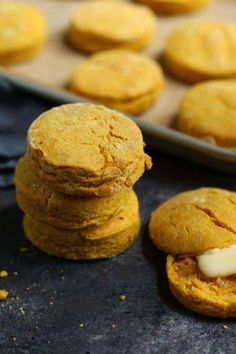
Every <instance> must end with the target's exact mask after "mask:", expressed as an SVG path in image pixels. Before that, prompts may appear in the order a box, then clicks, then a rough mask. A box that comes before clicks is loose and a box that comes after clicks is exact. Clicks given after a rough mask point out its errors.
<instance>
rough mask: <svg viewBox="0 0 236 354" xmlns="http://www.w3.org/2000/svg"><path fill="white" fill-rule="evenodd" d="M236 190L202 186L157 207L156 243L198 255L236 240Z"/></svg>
mask: <svg viewBox="0 0 236 354" xmlns="http://www.w3.org/2000/svg"><path fill="white" fill-rule="evenodd" d="M235 220H236V193H235V192H231V191H227V190H223V189H218V188H201V189H196V190H193V191H189V192H184V193H181V194H179V195H177V196H175V197H173V198H171V199H169V200H168V201H167V202H165V203H164V204H162V205H161V206H160V207H159V208H157V209H156V210H155V211H154V212H153V213H152V216H151V221H150V224H149V229H150V237H151V239H152V240H153V242H154V243H155V245H156V246H157V247H158V248H159V249H161V250H163V251H165V252H167V253H170V254H172V255H178V254H181V255H198V254H202V253H204V252H205V251H207V250H209V249H213V248H226V247H229V246H231V245H235V244H236V224H235Z"/></svg>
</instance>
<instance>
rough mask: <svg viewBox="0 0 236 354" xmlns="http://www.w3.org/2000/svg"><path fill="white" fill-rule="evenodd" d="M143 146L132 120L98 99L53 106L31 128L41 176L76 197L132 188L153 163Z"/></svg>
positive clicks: (32, 153) (31, 145)
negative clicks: (102, 103) (95, 103)
mask: <svg viewBox="0 0 236 354" xmlns="http://www.w3.org/2000/svg"><path fill="white" fill-rule="evenodd" d="M143 146H144V143H143V138H142V133H141V131H140V129H139V128H138V126H137V125H136V124H135V123H134V122H133V121H132V120H131V119H129V118H127V117H125V116H124V115H123V114H121V113H118V112H116V111H112V110H110V109H107V108H105V107H104V106H98V105H93V104H68V105H63V106H60V107H56V108H54V109H51V110H49V111H48V112H45V113H43V114H42V115H41V116H40V117H39V118H38V119H36V120H35V121H34V122H33V124H32V125H31V127H30V129H29V131H28V153H29V155H30V156H31V157H32V158H33V160H34V162H35V166H36V173H37V174H38V176H39V177H40V179H41V180H42V181H44V182H45V183H47V184H49V185H51V186H53V188H54V189H55V190H58V191H60V192H62V193H66V194H70V195H74V196H104V195H109V194H112V193H114V192H118V191H119V190H121V189H122V188H124V187H125V186H127V187H131V186H132V185H133V184H134V183H135V182H136V181H137V180H138V178H139V177H140V176H141V175H142V173H143V172H144V170H145V168H147V169H149V168H151V159H150V158H149V157H148V156H147V155H146V154H145V153H144V149H143Z"/></svg>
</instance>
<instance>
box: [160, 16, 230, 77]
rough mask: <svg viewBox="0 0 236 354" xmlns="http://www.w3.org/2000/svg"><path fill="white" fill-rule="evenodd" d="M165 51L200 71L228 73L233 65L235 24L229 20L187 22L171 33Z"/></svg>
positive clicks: (169, 55) (179, 62)
mask: <svg viewBox="0 0 236 354" xmlns="http://www.w3.org/2000/svg"><path fill="white" fill-rule="evenodd" d="M165 55H166V56H167V57H169V58H171V59H173V60H174V61H175V62H176V63H177V64H182V65H186V66H188V67H189V68H191V69H194V70H197V71H200V72H203V73H204V72H206V73H208V74H209V73H212V74H217V73H218V72H219V71H220V72H221V73H222V72H223V73H224V74H225V75H227V74H230V73H231V71H232V70H235V69H236V26H235V25H234V24H233V23H230V22H229V23H223V22H211V21H195V22H187V23H185V24H183V25H182V26H181V27H179V28H178V29H177V30H175V31H174V32H173V33H172V34H171V35H170V37H169V38H168V40H167V43H166V47H165Z"/></svg>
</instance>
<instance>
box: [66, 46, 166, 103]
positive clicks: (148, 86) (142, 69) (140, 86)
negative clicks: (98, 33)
mask: <svg viewBox="0 0 236 354" xmlns="http://www.w3.org/2000/svg"><path fill="white" fill-rule="evenodd" d="M70 84H71V85H72V86H73V87H76V89H77V90H78V91H80V92H81V93H83V94H85V95H88V96H94V97H95V96H96V97H101V98H106V99H113V100H126V99H132V98H135V97H138V96H141V95H143V94H146V93H148V92H150V91H151V90H153V89H154V88H156V87H157V86H162V85H163V75H162V70H161V68H160V66H159V65H158V64H157V63H156V62H154V60H152V59H151V58H148V57H145V56H144V55H141V54H136V53H134V52H131V51H127V50H110V51H106V52H103V53H99V54H95V55H93V56H91V57H90V58H89V59H87V60H85V61H84V62H82V63H81V64H79V65H78V66H77V68H76V69H75V71H74V73H73V75H72V79H71V83H70Z"/></svg>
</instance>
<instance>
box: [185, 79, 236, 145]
mask: <svg viewBox="0 0 236 354" xmlns="http://www.w3.org/2000/svg"><path fill="white" fill-rule="evenodd" d="M178 127H179V129H180V130H182V131H184V132H186V133H189V134H191V135H194V136H197V137H202V138H204V137H212V138H214V140H215V141H216V143H217V144H219V145H222V146H226V147H236V80H213V81H207V82H204V83H201V84H198V85H195V86H194V87H192V88H191V89H190V90H189V91H188V92H187V93H186V95H185V97H184V98H183V100H182V103H181V105H180V110H179V118H178Z"/></svg>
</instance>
